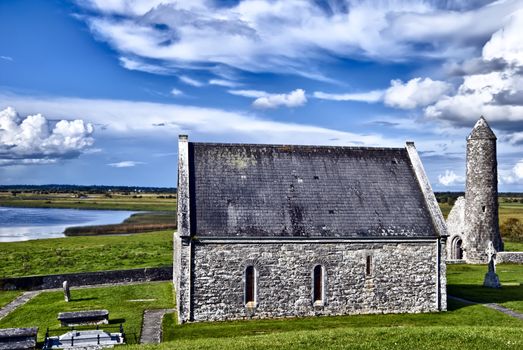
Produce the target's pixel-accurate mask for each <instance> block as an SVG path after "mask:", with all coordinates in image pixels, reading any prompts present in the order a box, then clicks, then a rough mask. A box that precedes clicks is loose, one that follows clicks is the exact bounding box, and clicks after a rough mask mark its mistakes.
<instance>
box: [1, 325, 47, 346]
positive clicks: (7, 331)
mask: <svg viewBox="0 0 523 350" xmlns="http://www.w3.org/2000/svg"><path fill="white" fill-rule="evenodd" d="M37 334H38V328H36V327H33V328H4V329H0V350H7V349H12V350H24V349H34V348H35V347H36V335H37Z"/></svg>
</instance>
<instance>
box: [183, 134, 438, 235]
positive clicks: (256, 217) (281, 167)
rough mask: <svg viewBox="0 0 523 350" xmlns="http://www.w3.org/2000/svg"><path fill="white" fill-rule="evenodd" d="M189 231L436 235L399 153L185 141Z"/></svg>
mask: <svg viewBox="0 0 523 350" xmlns="http://www.w3.org/2000/svg"><path fill="white" fill-rule="evenodd" d="M189 171H190V177H189V179H190V197H191V231H192V232H193V234H195V235H197V236H203V237H205V236H214V237H230V236H234V237H238V236H239V237H253V236H256V237H369V238H371V237H382V236H388V237H436V236H437V234H436V231H435V229H434V225H433V223H432V219H431V216H430V213H429V211H428V209H427V207H426V204H425V199H424V197H423V194H422V191H421V189H420V187H419V184H418V182H417V180H416V177H415V174H414V171H413V169H412V165H411V162H410V159H409V157H408V154H407V151H406V150H405V149H403V148H390V149H384V148H358V147H317V146H279V145H246V144H211V143H192V142H190V143H189Z"/></svg>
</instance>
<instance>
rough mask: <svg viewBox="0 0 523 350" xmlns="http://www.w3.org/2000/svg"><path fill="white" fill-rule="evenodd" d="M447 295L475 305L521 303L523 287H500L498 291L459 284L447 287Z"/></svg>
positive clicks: (522, 300)
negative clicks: (472, 302) (475, 303)
mask: <svg viewBox="0 0 523 350" xmlns="http://www.w3.org/2000/svg"><path fill="white" fill-rule="evenodd" d="M447 292H448V294H449V295H452V296H455V297H459V298H463V299H467V300H470V301H474V302H477V303H497V304H502V303H506V302H512V301H516V302H522V303H523V286H521V285H519V286H502V288H500V289H494V288H486V287H483V286H478V285H469V284H460V285H448V286H447Z"/></svg>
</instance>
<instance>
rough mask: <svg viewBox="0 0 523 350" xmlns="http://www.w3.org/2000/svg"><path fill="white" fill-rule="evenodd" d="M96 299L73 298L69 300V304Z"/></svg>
mask: <svg viewBox="0 0 523 350" xmlns="http://www.w3.org/2000/svg"><path fill="white" fill-rule="evenodd" d="M96 299H98V298H94V297H91V298H74V299H71V300H69V302H70V303H74V302H76V301H89V300H96Z"/></svg>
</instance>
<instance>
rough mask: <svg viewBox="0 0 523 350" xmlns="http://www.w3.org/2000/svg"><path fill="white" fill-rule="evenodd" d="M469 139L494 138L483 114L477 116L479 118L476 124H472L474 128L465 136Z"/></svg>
mask: <svg viewBox="0 0 523 350" xmlns="http://www.w3.org/2000/svg"><path fill="white" fill-rule="evenodd" d="M470 139H486V140H496V135H495V134H494V132H493V131H492V129H491V128H490V126H489V125H488V123H487V121H486V120H485V118H484V117H483V116H481V118H479V120H478V121H477V122H476V125H474V128H473V129H472V131H471V132H470V135H469V137H467V140H470Z"/></svg>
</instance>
